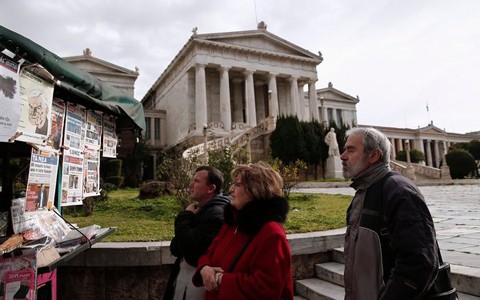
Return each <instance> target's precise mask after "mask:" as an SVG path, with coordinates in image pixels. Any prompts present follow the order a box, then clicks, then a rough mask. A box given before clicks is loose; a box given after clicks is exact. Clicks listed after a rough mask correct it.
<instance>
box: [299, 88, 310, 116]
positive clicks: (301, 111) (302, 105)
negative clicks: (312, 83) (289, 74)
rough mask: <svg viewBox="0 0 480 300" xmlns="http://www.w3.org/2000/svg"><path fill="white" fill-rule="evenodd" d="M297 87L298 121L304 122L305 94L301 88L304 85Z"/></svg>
mask: <svg viewBox="0 0 480 300" xmlns="http://www.w3.org/2000/svg"><path fill="white" fill-rule="evenodd" d="M297 85H298V107H297V111H298V119H299V120H300V121H305V120H307V119H308V114H306V113H305V93H304V92H303V87H304V86H305V83H297Z"/></svg>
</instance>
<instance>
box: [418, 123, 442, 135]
mask: <svg viewBox="0 0 480 300" xmlns="http://www.w3.org/2000/svg"><path fill="white" fill-rule="evenodd" d="M418 131H419V132H420V133H433V134H435V133H445V130H443V129H440V128H438V127H437V126H435V125H433V124H429V125H428V126H425V127H421V128H419V129H418Z"/></svg>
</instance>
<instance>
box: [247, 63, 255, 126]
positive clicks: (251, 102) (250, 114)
mask: <svg viewBox="0 0 480 300" xmlns="http://www.w3.org/2000/svg"><path fill="white" fill-rule="evenodd" d="M244 74H245V111H246V115H247V122H246V123H247V124H248V125H249V126H251V127H255V126H257V117H256V115H257V114H256V113H255V87H254V85H253V71H252V70H246V71H245V73H244Z"/></svg>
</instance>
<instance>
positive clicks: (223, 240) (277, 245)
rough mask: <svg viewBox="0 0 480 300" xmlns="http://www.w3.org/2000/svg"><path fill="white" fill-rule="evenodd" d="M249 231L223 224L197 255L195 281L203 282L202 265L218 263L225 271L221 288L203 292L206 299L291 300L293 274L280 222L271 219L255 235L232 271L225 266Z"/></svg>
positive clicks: (215, 264) (287, 245)
mask: <svg viewBox="0 0 480 300" xmlns="http://www.w3.org/2000/svg"><path fill="white" fill-rule="evenodd" d="M247 240H248V235H247V234H245V233H243V232H240V231H237V230H236V227H233V226H228V225H226V224H225V225H223V227H222V228H221V229H220V232H219V233H218V235H217V237H216V238H215V239H214V240H213V242H212V244H211V245H210V247H209V249H208V251H207V253H206V254H205V255H204V256H202V257H200V259H199V261H198V267H199V268H198V269H197V272H196V274H195V276H194V280H193V282H194V284H195V285H197V286H202V285H203V282H202V277H201V276H200V275H199V273H200V272H199V270H200V269H201V267H202V266H205V265H209V266H212V267H221V268H222V269H223V270H224V271H225V273H224V275H223V277H222V283H221V286H220V289H219V290H218V291H214V292H206V295H205V300H213V299H218V300H220V299H225V300H227V299H228V300H236V299H239V300H240V299H245V300H252V299H255V300H262V299H265V300H277V299H278V300H279V299H283V300H291V299H293V278H292V262H291V253H290V246H289V244H288V242H287V239H286V235H285V230H284V229H283V227H282V225H281V224H279V223H277V222H273V221H270V222H268V223H265V224H264V225H263V226H262V227H261V229H260V231H259V232H258V233H257V234H256V235H255V236H254V238H253V239H252V241H251V242H250V244H249V245H248V247H247V248H246V249H245V252H244V253H243V255H242V256H241V257H240V259H239V260H238V262H237V264H236V265H235V268H234V269H233V272H232V273H228V271H227V270H228V269H229V268H230V265H231V263H232V261H233V260H234V258H235V256H237V253H238V252H239V251H240V249H241V248H242V247H243V245H245V243H246V241H247Z"/></svg>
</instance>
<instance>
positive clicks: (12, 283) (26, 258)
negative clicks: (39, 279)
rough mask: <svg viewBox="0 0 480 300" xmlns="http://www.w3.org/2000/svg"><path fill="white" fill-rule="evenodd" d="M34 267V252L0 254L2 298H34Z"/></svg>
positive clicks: (35, 261) (35, 265) (35, 262)
mask: <svg viewBox="0 0 480 300" xmlns="http://www.w3.org/2000/svg"><path fill="white" fill-rule="evenodd" d="M36 268H37V259H36V257H35V254H28V255H21V256H13V257H1V256H0V279H1V282H0V287H1V292H2V294H3V295H4V298H2V299H28V300H31V299H35V276H36Z"/></svg>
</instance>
